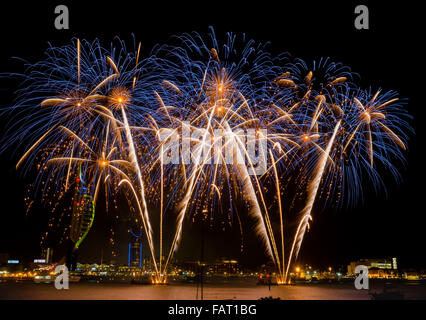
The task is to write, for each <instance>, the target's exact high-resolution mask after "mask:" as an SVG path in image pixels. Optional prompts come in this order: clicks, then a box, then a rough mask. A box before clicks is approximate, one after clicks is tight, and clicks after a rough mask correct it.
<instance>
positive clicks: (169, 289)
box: [0, 278, 426, 300]
mask: <svg viewBox="0 0 426 320" xmlns="http://www.w3.org/2000/svg"><path fill="white" fill-rule="evenodd" d="M384 287H390V288H392V289H393V291H394V292H398V293H399V296H398V298H399V299H408V300H411V299H422V300H426V283H425V282H420V281H417V282H415V281H414V282H413V281H411V282H410V281H394V282H392V283H390V282H389V281H387V280H382V281H378V280H375V281H373V282H371V286H370V290H357V289H356V288H355V286H354V284H353V282H352V281H346V282H332V283H310V284H309V283H298V284H296V285H292V286H271V287H268V286H258V285H256V282H255V280H254V279H245V278H241V279H231V280H222V281H217V282H210V283H209V282H208V281H207V283H205V284H204V286H203V298H204V299H206V300H218V299H220V300H222V299H225V300H258V299H261V298H265V297H272V298H280V299H281V300H370V299H372V298H373V295H372V294H373V293H379V294H380V293H381V292H383V288H384ZM200 297H201V288H200V286H199V284H196V283H170V284H169V285H135V284H130V283H123V282H103V283H97V282H78V283H70V284H69V289H68V290H57V289H56V288H55V287H54V284H53V283H50V284H47V283H33V282H29V281H22V282H3V283H0V299H2V300H5V299H6V300H7V299H14V300H16V299H17V300H20V299H24V300H64V299H65V300H181V299H182V300H196V299H200ZM384 297H385V299H386V297H387V296H384ZM391 298H392V297H391Z"/></svg>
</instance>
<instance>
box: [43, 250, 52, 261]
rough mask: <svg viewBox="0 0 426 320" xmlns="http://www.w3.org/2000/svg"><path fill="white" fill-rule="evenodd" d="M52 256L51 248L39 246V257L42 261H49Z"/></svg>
mask: <svg viewBox="0 0 426 320" xmlns="http://www.w3.org/2000/svg"><path fill="white" fill-rule="evenodd" d="M52 256H53V249H52V248H41V259H40V260H44V263H51V262H52Z"/></svg>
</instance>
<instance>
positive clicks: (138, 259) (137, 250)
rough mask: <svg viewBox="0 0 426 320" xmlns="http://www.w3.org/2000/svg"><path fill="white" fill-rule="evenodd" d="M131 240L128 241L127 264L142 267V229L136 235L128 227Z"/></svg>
mask: <svg viewBox="0 0 426 320" xmlns="http://www.w3.org/2000/svg"><path fill="white" fill-rule="evenodd" d="M130 234H131V235H132V240H131V241H130V242H129V257H128V266H129V267H130V266H133V267H139V268H142V238H141V236H142V231H141V232H140V233H139V234H138V235H137V234H135V233H134V232H133V230H132V228H130Z"/></svg>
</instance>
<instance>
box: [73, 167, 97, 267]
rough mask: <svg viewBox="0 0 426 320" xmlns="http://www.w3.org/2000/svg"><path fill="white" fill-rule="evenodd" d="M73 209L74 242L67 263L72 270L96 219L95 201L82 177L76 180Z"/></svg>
mask: <svg viewBox="0 0 426 320" xmlns="http://www.w3.org/2000/svg"><path fill="white" fill-rule="evenodd" d="M73 201H74V202H73V210H72V218H71V230H70V239H71V241H72V244H71V246H70V249H69V253H68V258H67V265H68V268H69V269H70V270H74V269H75V267H76V265H77V250H78V247H79V246H80V244H81V243H82V242H83V240H84V238H86V236H87V234H88V233H89V231H90V228H91V227H92V224H93V220H94V219H95V203H94V201H93V197H92V196H91V195H90V194H89V192H88V189H87V188H86V187H85V186H84V181H83V179H82V177H81V171H80V175H79V178H77V180H76V188H75V193H74V200H73Z"/></svg>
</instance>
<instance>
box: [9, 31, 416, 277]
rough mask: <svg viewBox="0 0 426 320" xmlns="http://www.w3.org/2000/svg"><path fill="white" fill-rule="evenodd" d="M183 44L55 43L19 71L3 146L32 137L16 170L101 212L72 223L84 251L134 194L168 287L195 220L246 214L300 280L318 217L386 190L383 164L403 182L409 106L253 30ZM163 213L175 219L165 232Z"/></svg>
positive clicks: (284, 271) (50, 195)
mask: <svg viewBox="0 0 426 320" xmlns="http://www.w3.org/2000/svg"><path fill="white" fill-rule="evenodd" d="M172 43H174V44H173V45H171V44H166V45H158V46H156V47H154V48H153V49H152V51H151V53H150V54H149V55H148V56H147V57H142V56H141V45H140V44H139V45H133V49H132V50H129V48H128V47H127V46H126V44H125V43H124V42H123V41H121V40H117V41H116V42H114V43H113V44H111V47H110V48H109V49H107V48H105V47H103V46H102V45H101V44H100V42H99V41H98V40H95V41H93V42H89V41H84V40H81V41H80V40H78V39H75V40H72V42H71V44H69V45H66V46H63V47H50V48H49V49H48V50H47V51H46V58H45V59H44V60H43V61H40V62H37V63H34V64H29V65H28V66H27V69H26V71H25V73H24V74H22V75H20V76H22V78H23V85H22V88H21V89H19V90H18V91H17V92H16V96H17V102H16V104H15V105H14V106H13V107H11V108H7V110H4V112H7V113H8V114H10V115H11V116H12V119H14V121H11V124H10V125H9V127H8V132H7V135H6V138H5V141H4V143H3V145H2V149H3V150H4V149H5V148H6V145H8V146H16V145H21V144H23V145H25V146H26V148H25V152H24V154H23V155H21V157H20V159H19V161H18V162H17V165H16V167H17V168H19V169H20V170H22V172H24V174H25V173H27V172H30V171H31V170H36V171H37V175H36V177H35V181H34V184H33V186H34V189H35V190H36V193H35V195H36V196H39V195H41V197H42V198H44V199H47V200H45V201H48V202H51V203H56V202H61V201H66V200H65V199H66V198H67V195H72V194H75V196H74V197H73V201H74V202H75V203H76V202H84V201H85V203H84V204H81V205H84V206H86V207H87V206H88V207H90V208H89V209H84V210H83V209H81V208H80V209H79V207H78V205H77V204H75V205H74V210H73V211H74V212H77V213H78V212H80V211H84V212H83V213H80V215H81V214H83V215H85V216H87V219H86V220H87V221H86V225H85V226H84V228H83V227H81V226H80V227H79V228H77V227H76V226H75V224H76V223H77V222H75V223H74V224H73V228H71V229H72V230H71V234H72V238H73V241H74V242H75V243H76V246H77V247H78V246H79V245H80V244H81V241H82V240H83V239H84V238H85V236H86V235H87V233H88V231H89V229H90V227H91V224H92V222H93V219H94V207H95V206H96V204H97V202H99V201H101V199H102V200H105V202H106V203H105V204H106V207H108V204H109V203H115V202H114V201H116V198H117V195H118V194H119V192H120V190H124V192H125V195H126V198H127V201H128V202H129V204H130V205H131V206H132V207H134V208H135V209H136V211H137V212H138V215H139V219H140V220H139V221H140V224H141V227H142V228H143V231H144V236H146V241H147V243H148V246H149V251H150V255H151V259H152V261H153V266H154V269H155V276H154V279H153V281H154V282H155V283H164V282H166V281H167V279H166V274H167V268H168V266H169V264H170V263H171V261H172V259H173V256H174V254H175V252H176V250H177V249H178V248H179V244H180V242H181V238H182V234H183V232H184V229H183V225H184V221H185V219H186V218H187V217H199V218H200V219H203V220H208V221H210V220H215V219H216V217H217V216H222V217H223V216H225V217H226V219H227V220H228V221H230V222H231V223H239V221H240V219H241V215H243V214H247V215H248V216H249V218H250V219H251V221H252V222H253V225H254V227H255V230H256V234H257V235H258V236H259V238H260V240H261V241H262V242H263V244H264V246H265V249H266V252H267V253H268V255H269V256H270V258H271V259H272V260H273V261H274V263H275V265H276V268H277V271H278V279H277V281H278V283H280V284H284V283H288V281H289V268H290V266H291V265H292V263H294V261H295V260H296V258H297V256H298V254H299V251H300V248H301V244H302V241H303V238H304V235H305V233H306V231H307V230H308V228H309V223H310V222H311V220H312V218H313V213H314V212H315V211H317V210H321V208H322V207H324V206H327V205H333V206H336V207H343V206H347V205H348V206H349V205H354V204H356V203H357V202H358V201H359V200H360V199H362V192H363V189H362V186H363V185H366V184H368V185H371V186H372V187H373V188H374V189H376V190H377V191H379V190H385V189H384V185H383V182H382V180H381V175H382V174H384V173H385V172H390V174H391V175H392V176H394V177H395V180H396V181H398V179H399V174H398V169H397V164H398V163H403V162H404V151H405V150H406V149H407V140H408V134H409V133H410V132H411V131H412V129H411V127H410V125H409V120H410V116H409V115H408V113H407V111H406V110H405V109H404V104H405V102H404V100H400V99H399V98H398V94H397V92H394V91H385V90H372V89H367V90H365V89H362V88H359V87H358V86H357V84H356V81H355V79H356V78H357V75H356V74H354V73H353V72H352V71H351V69H350V68H349V67H347V66H344V65H342V64H340V63H335V62H332V61H331V60H330V59H328V58H327V59H324V58H322V59H320V60H318V61H315V62H313V63H312V64H308V63H305V62H304V61H303V60H301V59H298V58H292V57H291V56H290V55H288V54H280V55H277V56H274V55H272V54H271V53H270V52H269V51H268V50H267V46H266V45H264V44H260V43H256V42H254V41H253V40H247V39H246V37H245V36H244V35H241V36H239V35H235V34H231V33H229V34H227V35H226V40H225V41H224V43H223V44H221V43H220V41H219V40H218V39H217V38H216V36H215V33H214V31H213V29H211V30H210V33H209V35H208V37H206V38H203V37H202V36H201V35H199V34H198V33H195V32H194V33H191V34H183V35H181V36H179V37H175V38H173V41H172ZM83 181H84V187H85V189H84V190H82V186H83ZM76 190H78V191H79V192H77V191H76ZM101 193H102V197H101V196H100V195H101ZM271 198H272V199H275V201H274V203H273V206H270V205H267V199H271ZM150 206H157V208H158V210H155V211H154V210H150ZM51 207H52V214H53V213H54V211H55V208H56V205H55V204H52V205H51ZM241 207H243V208H245V209H246V210H238V208H241ZM98 214H99V213H98ZM78 215H79V214H77V216H78ZM154 215H159V217H154ZM77 216H75V217H74V216H73V219H74V221H76V219H78V217H77ZM80 218H81V217H80ZM164 219H167V220H168V221H172V220H173V221H175V228H174V230H173V233H172V234H171V235H168V236H167V237H164V235H163V234H164V232H163V231H164V230H163V224H164ZM154 221H155V223H154ZM290 221H291V224H290ZM157 222H158V223H157ZM80 224H81V223H80ZM289 225H293V226H294V225H295V227H293V228H292V227H290V226H289ZM77 229H78V230H77ZM80 229H84V230H80ZM65 231H66V230H65ZM166 239H167V241H166ZM168 239H170V241H168ZM157 244H158V245H157ZM163 255H164V256H165V259H164V261H163V259H162V256H163Z"/></svg>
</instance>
